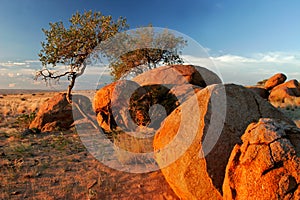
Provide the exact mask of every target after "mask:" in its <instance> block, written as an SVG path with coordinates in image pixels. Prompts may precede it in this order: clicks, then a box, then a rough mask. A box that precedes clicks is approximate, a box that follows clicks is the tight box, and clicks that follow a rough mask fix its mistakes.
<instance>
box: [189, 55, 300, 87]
mask: <svg viewBox="0 0 300 200" xmlns="http://www.w3.org/2000/svg"><path fill="white" fill-rule="evenodd" d="M183 57H184V59H185V61H186V63H190V64H195V65H200V66H203V67H207V68H209V69H211V70H212V71H219V72H220V73H221V76H222V78H223V80H224V81H225V82H233V83H241V84H255V83H256V82H257V81H260V80H262V79H265V78H268V77H270V76H272V75H273V74H274V73H278V72H283V73H285V74H286V75H287V76H288V78H289V79H298V80H300V73H299V71H300V70H299V69H300V52H267V53H257V54H253V55H251V56H248V57H246V56H240V55H232V54H225V55H220V56H211V57H207V58H199V57H195V56H190V55H185V56H183Z"/></svg>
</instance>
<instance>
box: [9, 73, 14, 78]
mask: <svg viewBox="0 0 300 200" xmlns="http://www.w3.org/2000/svg"><path fill="white" fill-rule="evenodd" d="M7 76H8V77H9V78H13V77H14V76H15V74H14V73H7Z"/></svg>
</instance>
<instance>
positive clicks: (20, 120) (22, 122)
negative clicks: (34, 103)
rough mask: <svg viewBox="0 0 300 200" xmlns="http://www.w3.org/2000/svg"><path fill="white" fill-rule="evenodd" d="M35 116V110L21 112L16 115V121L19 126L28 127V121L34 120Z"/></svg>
mask: <svg viewBox="0 0 300 200" xmlns="http://www.w3.org/2000/svg"><path fill="white" fill-rule="evenodd" d="M35 117H36V113H35V112H32V113H29V114H22V115H19V116H18V117H17V121H16V123H17V124H18V125H19V126H20V127H21V128H28V127H29V125H30V123H31V122H32V121H33V120H34V118H35Z"/></svg>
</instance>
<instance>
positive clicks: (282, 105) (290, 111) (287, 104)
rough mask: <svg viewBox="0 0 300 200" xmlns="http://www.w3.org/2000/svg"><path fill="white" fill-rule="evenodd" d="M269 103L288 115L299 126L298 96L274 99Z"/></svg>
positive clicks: (299, 98) (299, 100)
mask: <svg viewBox="0 0 300 200" xmlns="http://www.w3.org/2000/svg"><path fill="white" fill-rule="evenodd" d="M271 103H272V105H273V106H274V107H276V108H278V109H279V110H280V111H281V112H283V113H284V114H285V115H287V116H288V117H290V118H291V119H292V120H293V121H294V122H295V123H296V125H297V126H298V127H300V97H293V98H289V99H286V100H285V101H284V102H282V101H275V102H271Z"/></svg>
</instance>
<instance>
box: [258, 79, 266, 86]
mask: <svg viewBox="0 0 300 200" xmlns="http://www.w3.org/2000/svg"><path fill="white" fill-rule="evenodd" d="M267 80H268V79H264V80H262V81H258V82H257V83H256V85H258V86H264V85H265V83H266V82H267Z"/></svg>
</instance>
